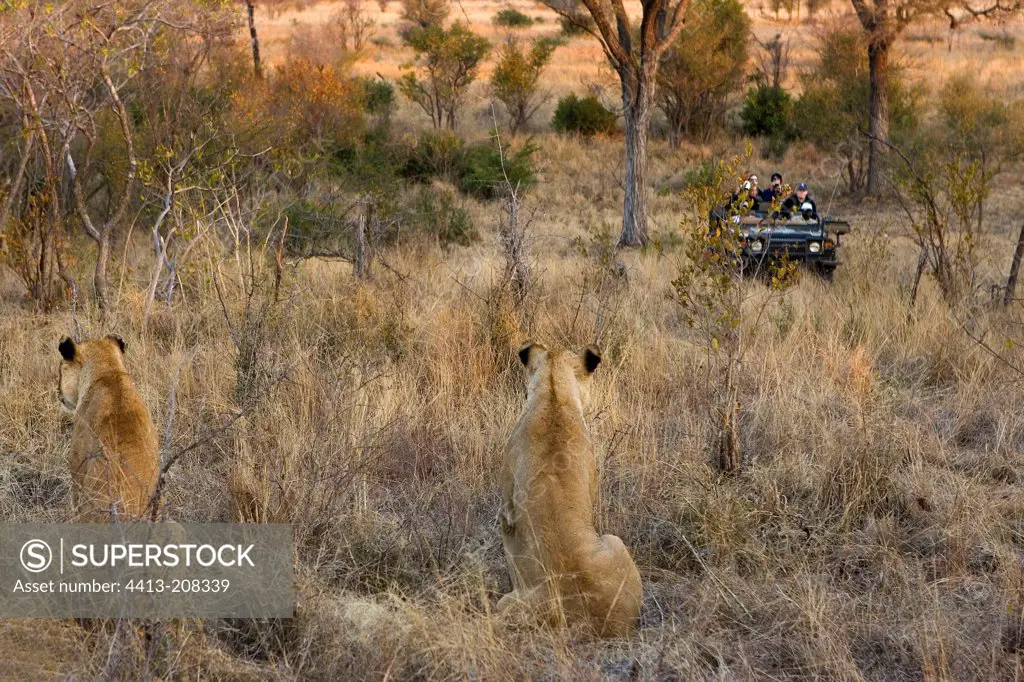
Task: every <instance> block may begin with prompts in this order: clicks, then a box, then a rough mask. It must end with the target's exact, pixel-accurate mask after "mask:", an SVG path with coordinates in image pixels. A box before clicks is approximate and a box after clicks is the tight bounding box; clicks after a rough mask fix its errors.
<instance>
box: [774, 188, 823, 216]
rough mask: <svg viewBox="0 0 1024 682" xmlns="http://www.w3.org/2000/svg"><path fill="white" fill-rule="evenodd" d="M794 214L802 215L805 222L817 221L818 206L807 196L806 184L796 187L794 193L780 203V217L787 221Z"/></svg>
mask: <svg viewBox="0 0 1024 682" xmlns="http://www.w3.org/2000/svg"><path fill="white" fill-rule="evenodd" d="M794 214H798V215H803V217H804V219H805V220H817V219H818V206H817V204H815V203H814V199H811V198H810V197H809V196H807V183H804V182H801V183H800V184H799V185H797V186H796V192H794V193H793V195H792V196H790V197H789V198H788V199H786V200H785V201H783V202H782V215H783V216H784V217H785V218H787V219H788V218H791V217H793V215H794Z"/></svg>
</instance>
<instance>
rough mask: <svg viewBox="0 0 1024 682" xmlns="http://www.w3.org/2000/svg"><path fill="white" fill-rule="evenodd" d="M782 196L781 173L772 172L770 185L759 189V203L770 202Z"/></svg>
mask: <svg viewBox="0 0 1024 682" xmlns="http://www.w3.org/2000/svg"><path fill="white" fill-rule="evenodd" d="M781 197H782V174H781V173H772V183H771V187H768V188H766V189H763V190H761V203H762V204H769V205H770V204H771V203H772V202H773V201H775V199H776V198H781Z"/></svg>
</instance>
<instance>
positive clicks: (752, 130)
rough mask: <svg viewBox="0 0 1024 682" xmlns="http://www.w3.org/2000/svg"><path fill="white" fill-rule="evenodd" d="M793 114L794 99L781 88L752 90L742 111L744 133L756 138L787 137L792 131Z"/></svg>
mask: <svg viewBox="0 0 1024 682" xmlns="http://www.w3.org/2000/svg"><path fill="white" fill-rule="evenodd" d="M792 112H793V98H792V97H790V96H789V93H788V92H786V91H785V90H783V89H782V88H781V87H772V86H767V85H759V86H757V87H755V88H751V89H750V90H748V91H747V98H746V100H745V101H744V102H743V109H742V110H740V120H741V121H742V122H743V132H745V133H746V134H748V135H754V136H756V137H771V136H774V135H786V134H788V133H789V132H790V130H791V125H790V117H791V116H792Z"/></svg>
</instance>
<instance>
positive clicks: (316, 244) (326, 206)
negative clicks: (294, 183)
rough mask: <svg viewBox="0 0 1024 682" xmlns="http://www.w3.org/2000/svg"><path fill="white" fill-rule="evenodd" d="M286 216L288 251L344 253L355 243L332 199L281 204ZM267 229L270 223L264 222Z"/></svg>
mask: <svg viewBox="0 0 1024 682" xmlns="http://www.w3.org/2000/svg"><path fill="white" fill-rule="evenodd" d="M283 213H284V216H285V218H286V219H287V220H288V232H287V234H286V236H285V244H284V247H285V250H286V252H287V253H289V254H291V255H307V254H310V253H316V252H320V253H346V252H349V251H351V250H352V248H353V245H354V243H355V242H354V239H353V231H352V230H351V229H348V225H347V223H346V220H345V216H344V215H340V214H339V212H338V208H337V206H335V205H334V204H333V203H331V202H325V201H319V200H316V199H299V200H297V201H294V202H292V203H290V204H288V205H287V206H285V207H284V210H283ZM265 227H266V229H267V230H268V231H269V229H270V225H269V224H268V225H266V226H265Z"/></svg>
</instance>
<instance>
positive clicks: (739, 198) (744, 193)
mask: <svg viewBox="0 0 1024 682" xmlns="http://www.w3.org/2000/svg"><path fill="white" fill-rule="evenodd" d="M729 203H730V204H732V205H734V206H738V207H739V208H740V209H743V208H746V209H748V210H750V211H756V210H758V209H759V208H760V193H759V192H758V191H757V176H756V175H751V176H750V177H748V178H747V179H746V181H745V182H744V183H743V185H741V186H740V188H739V189H738V190H737V191H736V193H735V194H733V195H732V199H731V200H730V201H729Z"/></svg>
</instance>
